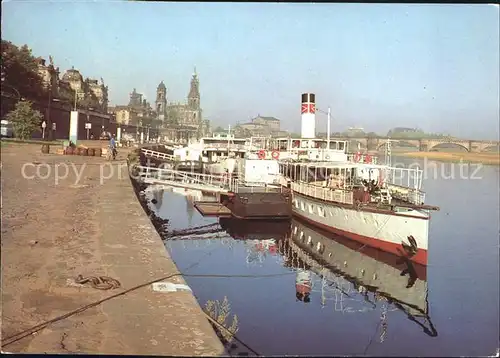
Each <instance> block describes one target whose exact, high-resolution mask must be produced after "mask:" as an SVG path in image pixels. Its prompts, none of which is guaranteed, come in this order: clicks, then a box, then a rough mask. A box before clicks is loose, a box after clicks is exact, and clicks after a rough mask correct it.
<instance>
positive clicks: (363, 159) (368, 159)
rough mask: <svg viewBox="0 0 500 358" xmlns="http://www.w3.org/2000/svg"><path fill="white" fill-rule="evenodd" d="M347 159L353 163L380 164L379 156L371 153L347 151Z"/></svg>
mask: <svg viewBox="0 0 500 358" xmlns="http://www.w3.org/2000/svg"><path fill="white" fill-rule="evenodd" d="M347 161H348V162H351V163H370V164H378V157H377V156H375V155H371V154H368V153H362V154H359V157H358V154H357V153H347Z"/></svg>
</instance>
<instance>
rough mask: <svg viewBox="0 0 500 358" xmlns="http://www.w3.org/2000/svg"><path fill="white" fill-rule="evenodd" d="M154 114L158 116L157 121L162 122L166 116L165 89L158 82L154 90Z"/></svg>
mask: <svg viewBox="0 0 500 358" xmlns="http://www.w3.org/2000/svg"><path fill="white" fill-rule="evenodd" d="M155 103H156V108H155V109H156V113H157V114H158V119H161V120H162V121H164V120H165V119H166V117H167V116H166V114H167V87H166V86H165V84H164V83H163V81H161V82H160V84H159V85H158V88H157V89H156V102H155Z"/></svg>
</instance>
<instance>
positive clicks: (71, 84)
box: [37, 57, 108, 113]
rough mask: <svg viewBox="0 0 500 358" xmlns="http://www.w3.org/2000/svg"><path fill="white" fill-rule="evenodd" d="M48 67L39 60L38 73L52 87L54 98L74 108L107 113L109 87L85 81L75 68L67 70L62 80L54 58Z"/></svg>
mask: <svg viewBox="0 0 500 358" xmlns="http://www.w3.org/2000/svg"><path fill="white" fill-rule="evenodd" d="M49 61H50V63H49V64H48V65H47V64H46V61H45V59H43V58H38V59H37V62H38V73H39V75H40V77H41V78H42V83H43V85H44V86H45V87H46V88H48V87H51V90H52V96H53V98H57V99H60V100H63V101H65V102H69V103H71V104H72V105H73V107H75V106H76V107H77V108H82V107H83V108H85V109H91V110H93V111H95V112H100V113H107V111H108V87H107V86H105V84H104V80H103V79H102V78H101V82H100V83H99V81H98V80H95V79H92V78H86V79H84V78H83V76H82V75H81V73H80V72H79V71H78V70H76V69H75V68H74V67H72V68H71V69H69V70H67V71H66V72H65V73H64V74H63V75H62V77H61V78H60V77H59V75H60V71H59V67H55V66H54V64H53V60H52V57H49Z"/></svg>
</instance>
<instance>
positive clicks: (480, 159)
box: [397, 152, 500, 165]
mask: <svg viewBox="0 0 500 358" xmlns="http://www.w3.org/2000/svg"><path fill="white" fill-rule="evenodd" d="M397 155H400V156H404V157H411V158H427V159H432V160H438V161H443V162H460V161H463V162H465V163H482V164H489V165H500V153H469V152H466V153H462V152H455V153H451V152H406V153H398V154H397Z"/></svg>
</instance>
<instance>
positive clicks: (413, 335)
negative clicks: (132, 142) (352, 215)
mask: <svg viewBox="0 0 500 358" xmlns="http://www.w3.org/2000/svg"><path fill="white" fill-rule="evenodd" d="M400 162H402V163H404V164H405V165H408V164H411V165H416V163H413V164H412V163H409V162H408V160H400ZM393 164H394V161H393ZM418 165H419V166H420V167H421V168H423V169H424V184H423V185H424V188H423V189H424V190H425V191H426V192H427V200H426V202H427V203H428V204H431V205H437V206H439V207H440V208H441V210H440V211H438V212H434V213H433V216H432V220H431V227H430V233H429V258H428V266H427V269H426V270H423V271H422V269H420V270H419V271H418V274H417V276H418V278H417V279H416V281H415V282H414V283H413V286H412V287H409V288H407V287H406V286H407V284H408V282H409V279H408V275H406V276H403V275H401V269H395V268H394V267H397V264H396V265H395V266H394V265H391V263H393V262H392V261H391V260H389V259H386V260H385V261H384V260H383V255H382V254H377V253H375V254H374V253H373V252H369V251H366V252H365V251H364V250H356V248H352V247H351V248H348V247H347V246H345V245H341V244H340V243H341V242H342V238H333V237H331V235H330V236H328V234H324V233H321V232H318V231H317V230H314V229H312V228H310V227H308V226H306V225H305V224H303V223H301V222H298V221H295V220H293V221H292V223H291V226H288V225H283V224H281V225H280V224H269V223H259V224H258V225H248V224H245V223H241V222H234V221H231V220H225V221H224V222H223V223H222V224H223V225H224V228H226V229H227V230H225V231H222V232H218V233H213V234H206V235H205V236H203V237H188V238H183V239H182V240H181V239H178V240H168V241H166V244H165V246H166V248H167V249H168V251H169V252H170V254H171V255H172V257H173V259H174V260H175V262H176V264H177V266H178V267H179V269H180V270H181V272H183V271H184V270H185V269H187V268H188V267H189V266H191V265H193V264H194V263H197V265H196V266H195V267H191V268H189V270H188V271H187V273H188V274H219V275H233V276H234V275H249V276H251V277H225V278H210V277H186V281H187V283H188V285H189V286H190V287H191V288H192V290H193V292H194V294H195V296H196V298H197V300H198V302H199V303H200V306H202V307H205V303H206V302H207V301H208V300H219V301H222V300H223V299H224V298H225V297H227V300H228V302H229V304H230V308H231V311H230V315H231V316H230V317H229V318H228V322H229V323H231V321H232V319H231V317H232V315H236V316H237V322H238V324H237V327H238V331H237V333H236V336H237V337H238V338H239V339H240V340H241V341H243V342H245V344H247V345H248V346H249V347H251V348H252V349H253V350H254V351H256V352H258V353H260V354H263V355H284V354H286V355H376V356H396V355H397V356H478V355H493V354H495V353H496V352H497V349H498V347H499V340H500V339H499V217H500V212H499V211H500V210H499V168H498V167H493V166H482V167H481V166H478V165H463V166H462V167H460V166H459V164H450V163H448V164H446V163H439V162H431V161H425V162H423V161H419V162H418ZM452 174H453V175H452ZM158 195H160V200H158V202H156V204H149V205H150V207H151V208H152V209H153V210H155V211H156V213H157V214H158V215H160V216H162V217H163V218H168V219H170V225H171V229H172V230H174V229H184V228H187V227H196V226H200V225H205V224H210V223H216V222H217V221H218V219H216V218H203V217H202V216H201V215H200V214H199V213H198V212H197V211H196V209H194V207H193V205H192V200H190V199H188V198H187V197H186V196H183V195H181V194H176V193H173V192H171V191H168V190H164V191H163V193H161V192H160V193H159V194H158V193H157V196H158ZM197 200H200V198H197ZM295 228H297V229H295ZM296 230H297V231H296ZM228 232H230V233H231V234H232V235H233V236H234V237H235V238H234V237H231V235H230V234H228ZM297 232H298V233H300V232H305V233H306V237H307V236H311V237H312V242H316V241H318V240H323V241H324V240H329V242H330V243H331V244H332V245H335V246H333V247H334V249H333V251H332V252H333V255H331V257H328V258H327V259H326V261H321V259H318V253H317V252H315V251H316V250H315V247H310V245H308V244H307V240H306V241H303V242H301V241H300V240H299V239H298V237H299V234H297ZM263 239H264V240H263ZM265 239H267V240H265ZM370 254H371V257H370ZM347 261H349V264H347ZM399 265H400V267H403V266H404V265H403V266H401V263H399ZM361 268H362V269H363V275H364V276H363V277H362V278H361V279H359V277H361V276H359V275H360V274H358V279H357V280H356V279H355V278H353V277H355V276H356V273H355V272H357V271H359V269H361ZM403 268H404V267H403ZM356 270H357V271H356ZM266 275H267V276H266ZM269 275H274V276H269ZM375 277H376V278H377V280H378V281H377V282H378V284H377V285H375V286H377V287H371V286H370V283H373V280H374V279H375ZM304 282H306V283H307V284H306V285H305V287H310V294H309V296H308V299H305V300H304V296H303V295H302V296H301V295H297V291H300V290H301V289H300V290H299V288H300V287H304V285H303V283H304ZM308 282H310V283H308ZM296 285H298V286H296ZM409 286H410V285H409ZM297 287H299V288H297ZM301 292H303V291H301ZM304 301H308V302H304ZM235 343H237V342H235Z"/></svg>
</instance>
